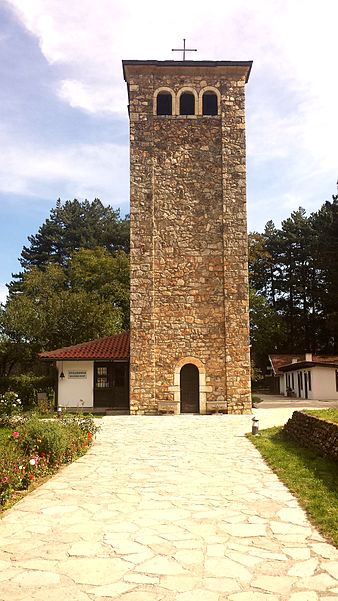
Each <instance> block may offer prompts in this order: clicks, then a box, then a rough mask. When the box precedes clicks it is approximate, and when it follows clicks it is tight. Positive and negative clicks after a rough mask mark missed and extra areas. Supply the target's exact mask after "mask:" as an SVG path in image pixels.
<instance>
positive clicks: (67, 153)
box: [0, 132, 129, 206]
mask: <svg viewBox="0 0 338 601" xmlns="http://www.w3.org/2000/svg"><path fill="white" fill-rule="evenodd" d="M0 144H1V146H2V147H3V148H6V154H5V155H4V157H3V160H2V161H1V163H0V180H1V187H2V192H4V193H12V194H24V195H25V196H40V197H47V198H53V199H54V193H55V192H54V191H55V187H57V188H58V190H59V194H60V196H63V197H69V198H74V197H78V198H85V197H86V198H89V199H92V198H94V197H101V199H102V200H106V201H109V202H112V203H114V201H115V204H117V205H118V206H119V205H120V204H121V203H123V202H124V203H126V202H127V201H128V193H129V192H128V171H127V170H128V149H127V148H126V147H121V146H118V145H115V144H100V145H94V144H92V145H90V144H68V145H67V146H64V147H55V148H50V147H49V148H45V147H43V146H39V145H38V144H37V143H35V144H32V141H27V140H24V139H21V140H20V139H18V138H16V139H15V140H12V137H11V136H10V135H9V134H5V133H4V132H2V134H0Z"/></svg>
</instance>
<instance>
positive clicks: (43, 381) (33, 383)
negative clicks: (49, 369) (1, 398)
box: [0, 373, 54, 409]
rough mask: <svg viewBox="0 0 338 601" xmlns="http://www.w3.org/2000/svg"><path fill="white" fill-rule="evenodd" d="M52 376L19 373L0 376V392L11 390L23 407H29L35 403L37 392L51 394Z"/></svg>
mask: <svg viewBox="0 0 338 601" xmlns="http://www.w3.org/2000/svg"><path fill="white" fill-rule="evenodd" d="M53 385H54V377H49V376H36V375H35V374H32V373H29V374H20V375H18V376H3V377H2V378H0V392H3V393H4V392H7V391H9V390H13V391H14V392H16V394H17V395H18V396H19V397H20V399H21V401H22V405H23V407H24V409H31V408H32V407H34V405H35V404H36V395H37V392H46V391H47V394H48V396H50V395H53Z"/></svg>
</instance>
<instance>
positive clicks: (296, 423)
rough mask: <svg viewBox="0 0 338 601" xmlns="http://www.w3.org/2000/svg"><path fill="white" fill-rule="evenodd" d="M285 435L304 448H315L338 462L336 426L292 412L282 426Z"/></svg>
mask: <svg viewBox="0 0 338 601" xmlns="http://www.w3.org/2000/svg"><path fill="white" fill-rule="evenodd" d="M284 433H285V435H286V436H287V437H288V438H290V439H291V440H295V441H296V442H297V443H299V444H301V445H302V446H304V447H310V448H315V449H318V450H319V451H321V452H322V453H323V454H324V455H327V456H328V457H331V458H332V459H336V460H338V424H334V423H331V422H327V421H325V420H323V419H321V418H319V417H316V416H314V415H308V414H307V413H302V412H300V411H294V412H293V414H292V417H291V418H290V419H289V420H288V421H287V423H286V424H285V426H284Z"/></svg>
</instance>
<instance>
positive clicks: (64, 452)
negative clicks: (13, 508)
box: [0, 416, 98, 506]
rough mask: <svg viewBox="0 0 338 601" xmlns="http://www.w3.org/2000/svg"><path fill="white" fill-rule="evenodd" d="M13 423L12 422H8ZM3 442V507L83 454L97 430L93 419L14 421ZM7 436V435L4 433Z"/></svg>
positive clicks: (0, 483)
mask: <svg viewBox="0 0 338 601" xmlns="http://www.w3.org/2000/svg"><path fill="white" fill-rule="evenodd" d="M9 421H10V420H9ZM12 423H14V424H15V427H13V428H12V429H10V430H9V429H8V427H7V428H6V429H5V431H4V436H2V437H1V442H0V505H2V506H3V505H5V504H6V503H7V502H8V501H9V500H10V499H11V498H12V497H13V495H14V494H15V493H16V492H17V491H23V490H25V489H27V488H28V487H29V485H30V484H31V483H32V482H33V481H38V480H39V479H41V478H43V477H44V476H47V475H49V474H52V473H54V472H55V471H56V470H57V469H58V468H59V467H60V466H61V465H63V464H65V463H69V462H71V461H74V460H75V459H77V458H78V457H80V456H81V455H83V454H84V453H85V452H86V451H87V450H88V447H89V446H90V445H91V443H92V440H93V437H94V436H95V433H96V432H97V430H98V427H97V426H96V425H95V423H94V420H93V419H92V418H91V417H88V416H86V417H82V416H79V417H71V418H64V419H62V420H41V419H38V418H37V417H34V416H32V417H28V418H27V417H26V418H20V417H16V418H12ZM5 433H6V434H5Z"/></svg>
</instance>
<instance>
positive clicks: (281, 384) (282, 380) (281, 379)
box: [279, 375, 286, 395]
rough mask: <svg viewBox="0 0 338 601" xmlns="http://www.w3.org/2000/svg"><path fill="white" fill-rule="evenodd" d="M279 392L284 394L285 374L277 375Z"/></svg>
mask: <svg viewBox="0 0 338 601" xmlns="http://www.w3.org/2000/svg"><path fill="white" fill-rule="evenodd" d="M279 394H285V395H286V385H285V375H283V376H279Z"/></svg>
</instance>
